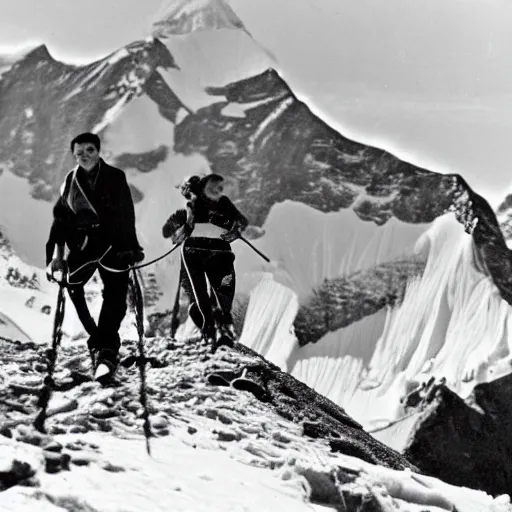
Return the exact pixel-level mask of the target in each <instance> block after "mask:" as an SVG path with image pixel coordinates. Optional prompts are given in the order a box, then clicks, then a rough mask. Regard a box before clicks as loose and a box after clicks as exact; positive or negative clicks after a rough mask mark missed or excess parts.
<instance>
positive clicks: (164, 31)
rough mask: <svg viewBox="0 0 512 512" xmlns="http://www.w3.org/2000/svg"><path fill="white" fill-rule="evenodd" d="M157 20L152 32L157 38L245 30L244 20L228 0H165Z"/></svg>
mask: <svg viewBox="0 0 512 512" xmlns="http://www.w3.org/2000/svg"><path fill="white" fill-rule="evenodd" d="M155 19H156V21H154V22H153V25H152V28H151V31H152V34H153V36H155V37H158V38H166V37H169V36H172V35H184V34H189V33H190V32H194V31H197V30H217V29H222V28H227V29H241V30H245V27H244V24H243V23H242V21H241V20H240V18H239V17H238V16H237V15H236V13H235V12H234V11H233V9H231V7H230V6H229V5H228V3H227V2H226V1H225V0H166V1H164V2H163V3H162V6H161V7H160V10H159V12H158V14H157V16H156V17H155Z"/></svg>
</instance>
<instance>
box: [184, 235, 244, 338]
mask: <svg viewBox="0 0 512 512" xmlns="http://www.w3.org/2000/svg"><path fill="white" fill-rule="evenodd" d="M190 240H192V239H190ZM187 242H188V241H187ZM219 242H220V241H219ZM197 245H200V244H197ZM215 247H220V249H216V250H212V247H211V246H210V247H209V246H208V245H205V246H204V247H203V246H190V245H188V244H187V243H185V244H184V246H183V247H182V249H181V264H182V269H181V272H180V274H181V278H182V281H181V284H182V286H183V289H184V290H185V293H186V294H187V295H188V298H189V300H190V307H189V314H190V317H191V318H192V320H193V321H194V323H195V324H196V325H197V327H198V328H199V329H201V330H202V331H203V333H205V334H206V335H213V333H214V330H215V325H216V324H217V325H219V324H231V323H233V319H232V316H231V307H232V305H233V298H234V296H235V285H236V279H235V268H234V265H233V263H234V260H235V255H234V254H233V252H231V249H230V247H229V244H228V243H227V242H224V243H223V244H216V245H215ZM207 279H208V282H209V283H210V289H211V296H210V294H209V293H208V283H207Z"/></svg>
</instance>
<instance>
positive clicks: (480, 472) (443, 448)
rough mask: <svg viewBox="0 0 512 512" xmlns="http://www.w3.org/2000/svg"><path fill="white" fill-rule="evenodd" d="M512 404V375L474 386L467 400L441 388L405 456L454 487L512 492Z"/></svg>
mask: <svg viewBox="0 0 512 512" xmlns="http://www.w3.org/2000/svg"><path fill="white" fill-rule="evenodd" d="M470 403H473V404H474V405H473V406H471V405H469V404H470ZM511 403H512V375H508V376H506V377H503V378H500V379H498V380H495V381H493V382H489V383H486V384H480V385H478V386H476V387H475V389H474V396H473V397H471V398H470V399H468V401H466V402H465V401H464V400H462V399H461V398H460V397H459V396H458V395H456V394H455V393H453V392H452V391H450V390H449V389H448V388H446V387H444V386H442V387H440V388H439V389H438V392H437V396H436V397H435V399H434V400H433V402H432V404H431V405H430V406H429V407H428V408H427V410H426V412H425V413H424V414H423V415H422V416H421V418H420V420H419V423H418V424H417V425H416V428H415V433H414V436H413V438H412V439H411V441H410V442H409V444H408V446H407V448H406V450H405V451H404V454H405V456H406V457H407V458H408V459H409V460H410V461H411V462H412V463H413V464H416V465H417V466H418V467H419V468H420V469H421V470H423V471H425V473H427V474H430V475H434V476H436V477H438V478H440V479H442V480H444V481H446V482H449V483H451V484H453V485H459V486H465V487H471V488H473V489H481V490H484V491H486V492H487V493H489V494H492V495H494V496H497V495H499V494H509V495H510V494H511V493H512V439H511V437H510V425H511V424H512V409H511V407H510V404H511Z"/></svg>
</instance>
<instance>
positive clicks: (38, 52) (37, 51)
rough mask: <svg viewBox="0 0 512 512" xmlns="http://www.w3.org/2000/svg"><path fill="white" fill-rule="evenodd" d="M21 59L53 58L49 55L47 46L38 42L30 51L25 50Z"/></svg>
mask: <svg viewBox="0 0 512 512" xmlns="http://www.w3.org/2000/svg"><path fill="white" fill-rule="evenodd" d="M23 59H30V60H53V58H52V56H51V55H50V52H49V51H48V47H47V46H46V45H45V44H40V45H39V46H36V47H35V48H34V49H32V50H31V51H29V52H27V53H26V54H25V56H24V57H23Z"/></svg>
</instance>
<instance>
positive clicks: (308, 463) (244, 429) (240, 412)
mask: <svg viewBox="0 0 512 512" xmlns="http://www.w3.org/2000/svg"><path fill="white" fill-rule="evenodd" d="M162 342H163V343H164V344H165V343H166V341H165V340H155V339H153V340H151V344H150V343H149V340H148V345H150V346H151V348H154V349H155V353H158V352H160V351H161V349H162V346H163V345H161V343H162ZM182 347H183V348H182V349H178V348H177V347H175V350H176V353H175V354H172V353H171V354H169V355H170V356H171V358H173V359H172V360H171V361H169V363H170V364H169V366H168V367H166V368H161V369H155V368H153V369H150V370H149V372H148V389H151V390H153V392H152V393H151V394H150V401H151V402H152V403H153V405H154V406H155V407H157V409H158V412H156V413H153V414H152V416H151V423H152V425H153V431H154V432H155V434H156V436H155V437H152V438H151V448H152V456H151V457H149V456H148V455H147V453H146V451H145V443H144V439H143V437H142V435H141V433H140V425H141V421H140V419H135V412H134V411H135V409H137V408H138V404H136V407H135V408H133V407H131V405H130V404H129V405H126V403H127V402H126V398H128V399H130V396H131V395H133V393H134V391H135V390H136V389H137V388H138V385H137V384H138V383H137V374H138V372H137V371H136V370H135V369H134V371H133V372H131V373H128V371H127V370H124V376H123V381H122V387H121V388H105V389H102V388H98V387H95V385H94V384H93V383H84V384H82V385H80V386H76V387H75V388H72V389H71V390H68V391H65V392H59V393H55V394H54V397H53V399H52V401H51V403H50V408H49V410H51V411H52V412H51V414H50V420H48V422H47V426H49V431H50V432H53V430H54V427H59V432H61V433H59V432H55V433H52V435H51V438H50V439H49V441H51V442H52V443H55V442H57V443H59V444H60V445H61V446H62V447H63V448H62V453H64V454H65V455H66V454H67V455H69V456H70V462H71V463H70V465H69V470H61V471H59V472H56V473H52V472H47V471H45V470H44V467H45V458H46V457H47V454H48V452H43V451H42V449H41V446H47V445H46V442H47V441H48V439H45V438H44V437H43V438H41V437H39V440H37V439H35V441H32V442H30V444H29V443H28V442H27V441H26V440H27V439H34V437H35V436H36V433H35V432H34V431H33V429H31V427H29V426H28V425H20V426H18V427H15V428H13V430H12V438H8V437H5V436H3V435H2V436H0V459H1V461H2V468H0V469H4V470H7V471H8V470H9V468H10V467H12V461H13V460H18V461H21V462H26V463H27V464H29V465H30V467H31V468H32V469H33V470H34V472H35V479H33V481H32V486H22V485H15V486H14V487H11V488H9V489H7V490H4V491H3V492H0V511H4V510H5V511H6V512H7V511H13V512H20V511H25V510H48V511H49V512H60V511H61V510H86V511H90V510H95V511H96V510H98V511H99V510H101V511H105V512H132V511H134V512H135V511H137V512H144V511H148V512H150V511H151V512H153V511H160V510H162V511H164V510H177V511H206V510H208V511H211V510H223V511H224V510H232V511H236V512H238V511H246V512H253V511H254V512H256V511H261V510H268V511H274V510H275V511H281V510H296V511H302V510H303V511H315V512H327V511H328V510H333V508H334V507H329V506H327V505H328V504H329V503H330V504H332V505H338V506H340V505H341V503H342V499H341V497H340V493H341V492H349V493H350V494H352V495H354V494H360V495H362V496H367V497H373V498H374V499H375V500H376V501H377V503H379V504H380V505H381V507H382V510H384V511H394V512H400V511H402V512H405V511H418V512H419V511H421V512H438V511H439V510H452V508H453V506H456V507H457V510H458V511H459V512H510V506H509V500H508V497H506V496H502V497H499V498H496V499H493V498H492V497H491V496H489V495H487V494H486V493H484V492H481V491H475V490H470V489H467V488H459V487H454V486H451V485H448V484H445V483H443V482H441V481H439V480H437V479H435V478H428V477H425V476H421V475H418V474H413V473H411V472H410V471H397V470H391V469H387V468H384V467H379V466H375V465H373V464H369V463H366V462H363V461H362V460H360V459H357V458H354V457H351V456H347V455H343V454H340V453H332V452H331V451H330V448H329V446H328V443H327V442H326V441H325V440H322V439H314V438H310V437H307V436H305V435H304V433H303V428H302V426H301V424H300V423H295V422H293V421H291V420H288V419H285V418H284V417H281V416H279V415H278V414H277V412H275V410H274V408H273V407H271V406H269V405H268V404H264V403H263V402H260V401H259V400H257V399H256V398H255V397H254V396H253V395H252V394H251V393H248V392H245V391H239V390H235V389H233V388H225V387H217V386H211V385H208V384H206V383H205V380H204V377H203V376H204V372H205V371H206V370H207V369H208V368H209V369H210V371H211V368H212V367H213V365H214V366H215V367H217V368H218V367H219V364H221V366H222V367H225V368H226V367H227V368H230V367H231V366H232V365H233V364H236V365H240V364H246V365H250V364H254V362H255V361H254V359H253V358H252V357H249V356H243V355H241V354H240V353H238V352H235V351H228V352H226V351H225V350H224V349H221V350H220V351H218V352H217V353H216V354H215V356H206V357H202V355H204V354H203V353H202V352H201V351H199V352H198V350H197V345H195V346H194V343H193V342H192V340H187V342H186V343H183V344H182ZM0 349H2V350H5V347H4V346H0ZM180 350H181V351H180ZM85 351H86V350H85V344H84V343H80V342H71V343H69V342H66V341H65V342H63V344H62V346H61V352H60V356H61V357H59V359H58V368H57V373H58V374H59V376H58V380H61V379H62V378H63V374H64V373H65V371H66V368H68V367H69V368H71V367H74V365H75V364H76V362H75V363H73V362H72V359H73V360H76V359H77V357H80V358H82V359H84V360H85V358H87V356H86V355H85V354H84V353H85ZM71 353H73V354H75V355H73V356H71ZM26 354H27V352H26V353H18V356H17V357H18V359H16V357H15V353H11V354H10V358H9V364H7V365H6V367H5V371H4V378H5V379H6V380H5V382H3V385H4V386H5V389H8V387H9V384H10V383H14V382H15V383H16V384H18V385H25V386H33V385H34V384H35V383H36V382H37V381H39V380H40V378H41V377H40V376H39V377H38V376H37V375H32V376H28V375H24V374H23V373H21V372H20V371H19V369H17V368H16V367H15V364H16V360H19V362H20V363H25V361H28V362H30V361H33V360H34V358H36V359H37V358H38V357H39V356H37V355H36V354H35V353H34V351H33V350H32V351H30V350H29V351H28V354H29V355H26ZM2 355H3V352H2ZM30 379H32V381H33V382H32V381H31V382H32V383H31V382H29V380H30ZM183 382H187V383H188V386H187V387H180V386H179V384H180V383H183ZM155 393H156V396H155ZM158 399H159V400H158ZM132 400H133V399H132ZM123 404H125V405H123ZM130 411H131V412H130ZM100 413H101V414H100ZM103 413H105V415H103ZM18 417H19V416H18ZM12 418H13V417H12V416H11V419H12ZM92 418H103V419H102V420H97V421H101V422H100V423H96V425H99V426H100V429H103V428H105V427H106V426H110V428H109V429H107V430H109V431H108V432H101V431H100V429H98V430H94V429H93V430H91V429H90V426H91V425H93V423H91V422H90V420H91V419H92ZM85 425H89V430H88V431H87V432H84V433H71V432H69V430H72V429H73V428H76V427H79V426H82V427H83V426H85ZM96 428H98V427H96ZM68 429H69V430H68ZM63 430H64V431H65V432H66V431H67V432H66V433H63V432H62V431H63ZM39 436H40V435H39ZM340 472H341V473H340ZM337 474H341V476H343V475H345V476H346V475H347V474H348V475H354V477H355V480H354V481H353V482H352V483H350V482H349V483H345V484H342V483H340V482H338V483H336V480H335V479H333V476H335V475H337ZM341 480H342V479H341ZM319 496H321V497H322V499H319V498H318V497H319ZM314 497H316V503H317V504H314V503H312V501H314V500H313V498H314Z"/></svg>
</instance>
